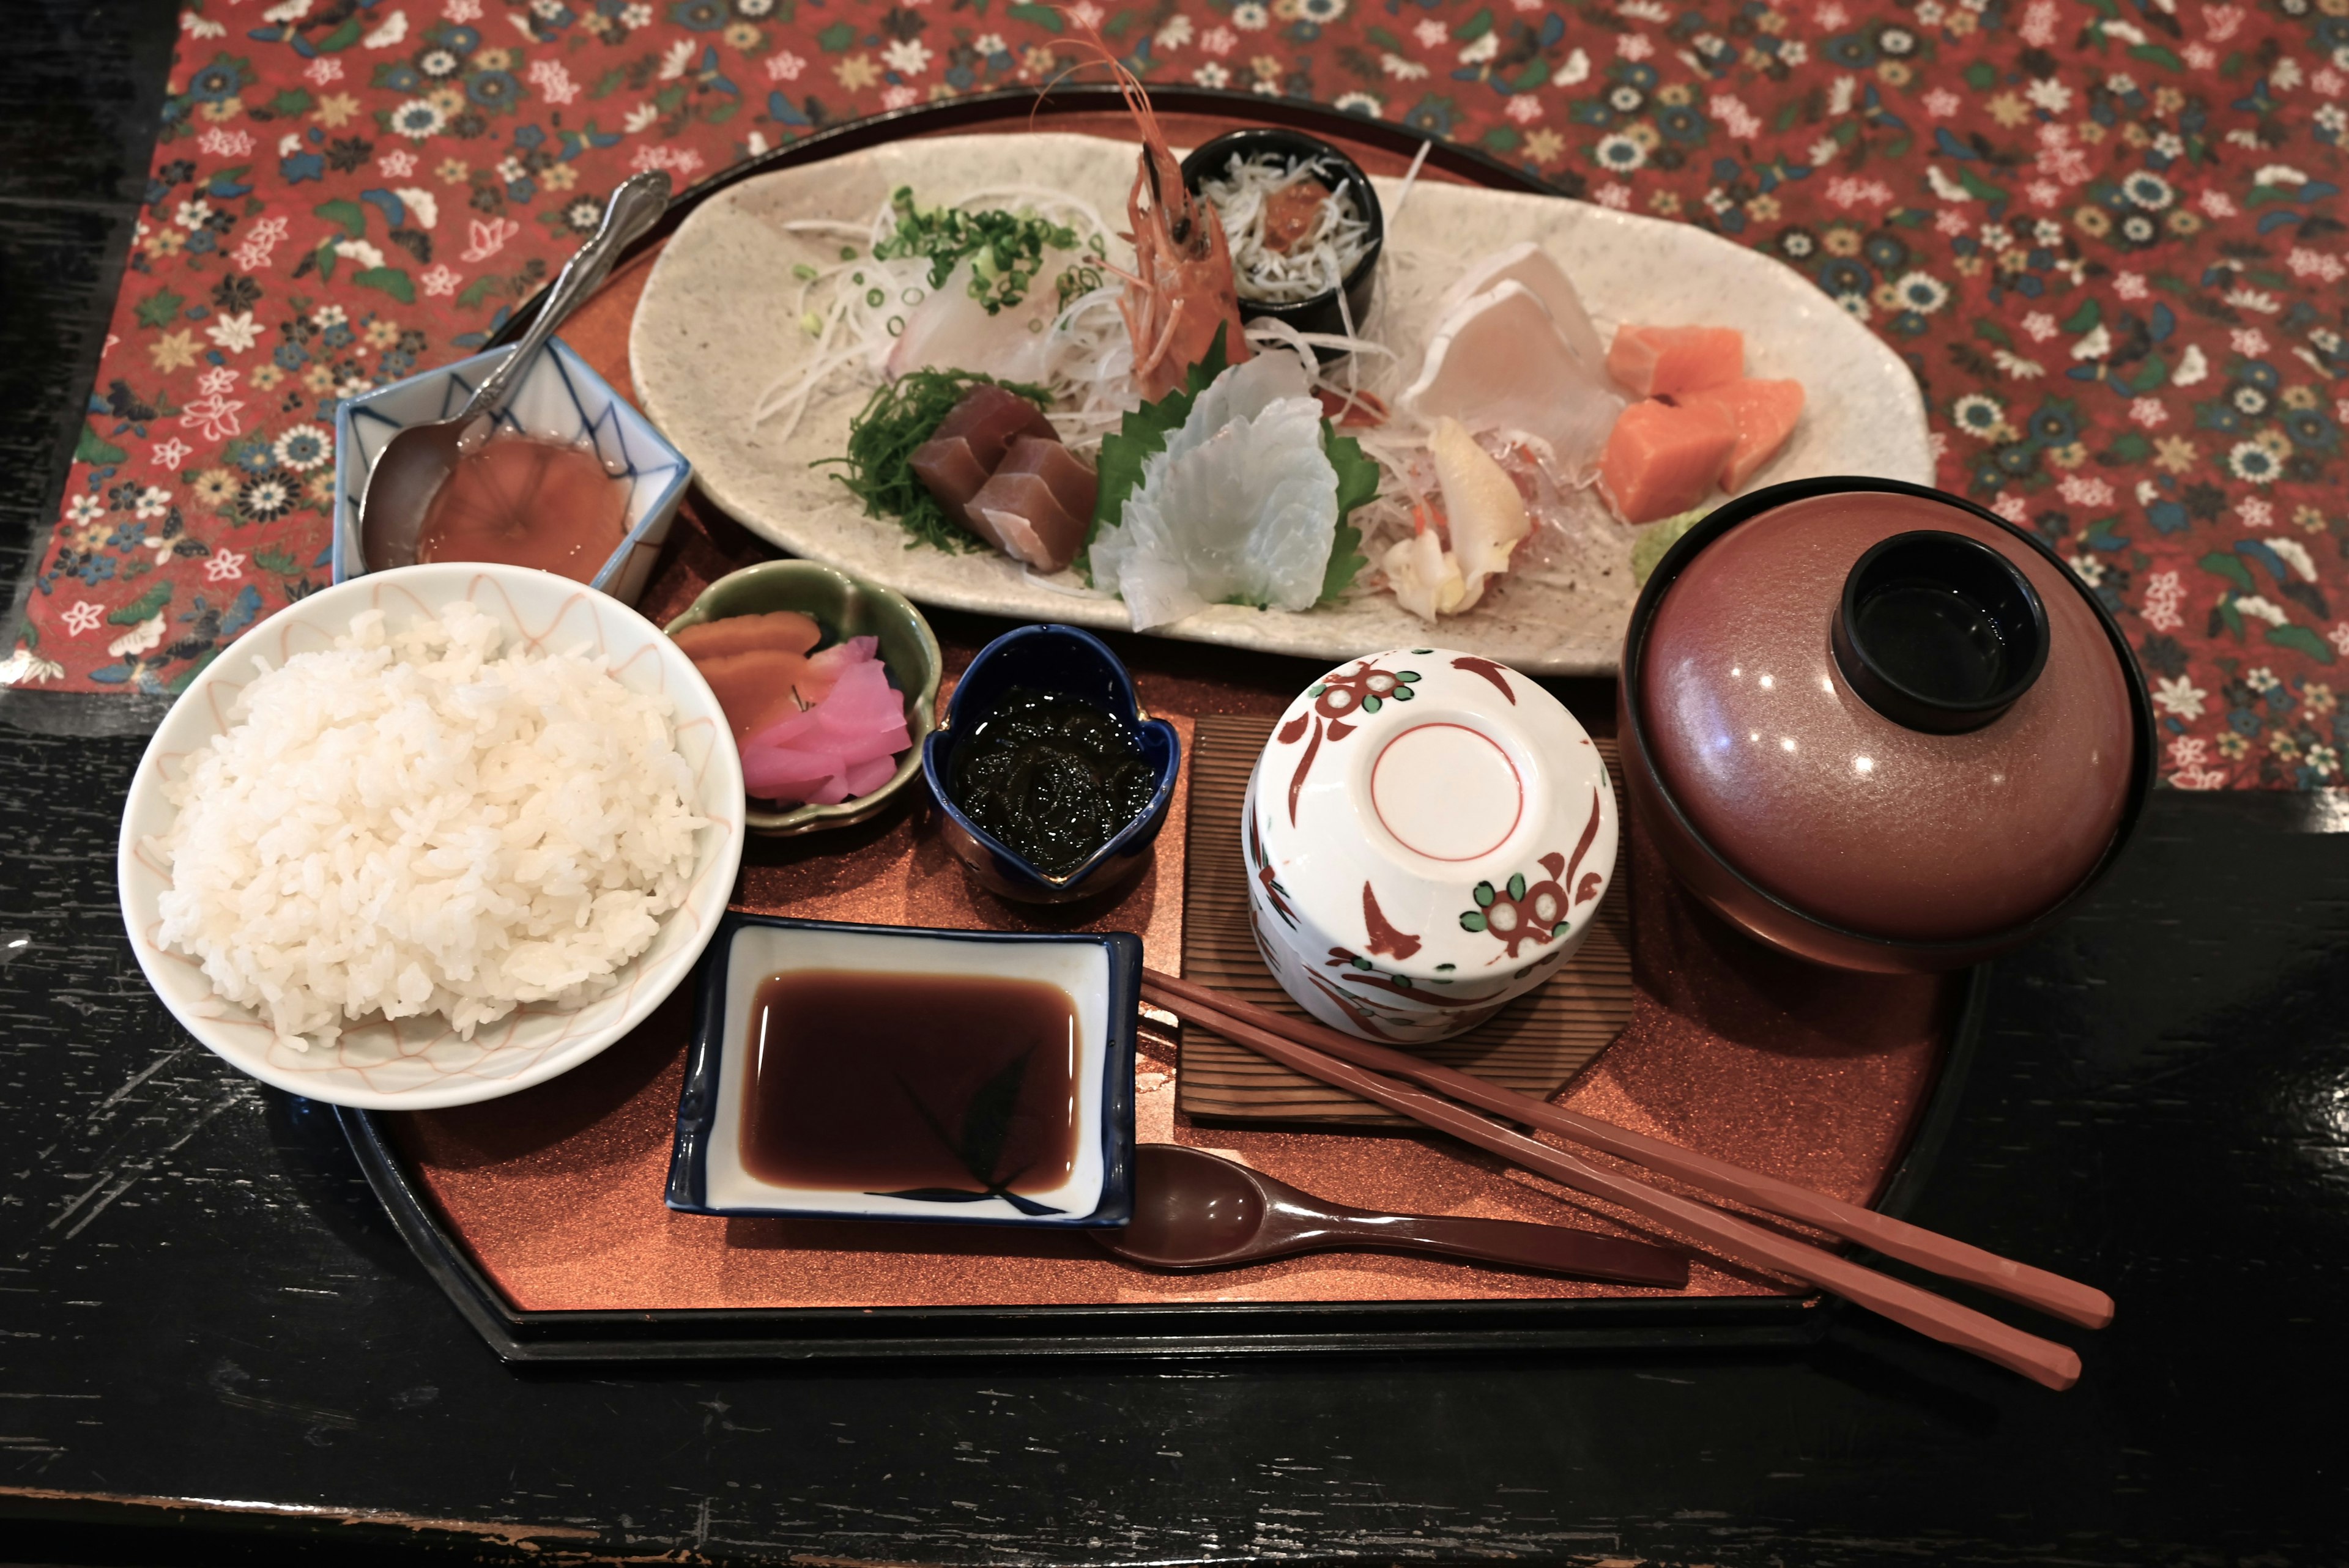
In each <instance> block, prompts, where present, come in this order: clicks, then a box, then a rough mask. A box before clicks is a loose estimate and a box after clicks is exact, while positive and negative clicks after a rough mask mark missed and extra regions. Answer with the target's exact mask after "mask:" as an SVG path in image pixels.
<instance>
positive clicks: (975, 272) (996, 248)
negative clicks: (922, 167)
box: [858, 186, 1099, 315]
mask: <svg viewBox="0 0 2349 1568" xmlns="http://www.w3.org/2000/svg"><path fill="white" fill-rule="evenodd" d="M889 204H890V205H891V207H893V208H894V209H895V211H896V213H897V232H895V234H893V235H891V236H890V237H889V238H887V239H885V240H883V241H882V242H880V243H878V244H876V245H874V247H873V253H874V256H876V257H878V258H880V259H882V260H885V261H886V260H890V259H892V258H895V257H897V256H924V257H926V258H928V260H929V263H930V286H931V287H932V288H942V287H944V286H945V284H946V281H947V278H949V277H950V276H952V275H953V273H954V270H955V266H956V264H957V263H959V262H961V261H963V260H965V259H966V258H968V260H969V262H970V264H971V280H970V295H971V298H973V299H975V300H978V302H979V303H981V304H984V305H986V307H987V313H988V315H995V314H996V313H997V312H999V311H1000V310H1002V309H1003V307H1004V306H1006V305H1014V304H1019V302H1020V301H1021V300H1023V299H1025V298H1027V297H1028V290H1029V288H1030V285H1032V284H1034V283H1035V282H1036V280H1037V278H1038V277H1039V276H1040V274H1041V273H1043V271H1044V265H1045V258H1044V253H1045V251H1046V249H1047V248H1048V247H1049V248H1050V249H1054V250H1061V251H1074V250H1076V249H1077V248H1078V245H1077V234H1076V231H1075V230H1073V229H1071V228H1068V227H1066V226H1064V225H1062V224H1059V223H1053V222H1047V221H1046V220H1044V219H1042V218H1039V217H1037V216H1036V215H1035V214H1034V213H1032V212H1003V211H989V212H965V211H961V210H959V209H957V208H953V207H934V208H930V209H928V210H924V209H922V208H919V207H916V205H915V204H914V191H913V187H911V186H900V187H898V189H897V191H896V192H895V194H894V195H893V196H891V197H890V199H889ZM858 281H859V282H862V281H863V280H862V279H859V280H858ZM1092 286H1095V287H1098V286H1099V283H1098V275H1096V282H1095V283H1094V284H1093V285H1092ZM1069 298H1071V295H1070V294H1069V293H1068V284H1067V283H1066V281H1065V279H1064V280H1063V281H1062V283H1061V299H1062V301H1063V302H1064V303H1065V302H1066V301H1067V300H1068V299H1069Z"/></svg>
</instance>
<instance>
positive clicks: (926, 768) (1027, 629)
mask: <svg viewBox="0 0 2349 1568" xmlns="http://www.w3.org/2000/svg"><path fill="white" fill-rule="evenodd" d="M1047 636H1049V637H1057V638H1066V639H1068V640H1070V641H1072V642H1075V643H1077V644H1079V645H1081V646H1082V647H1084V648H1085V649H1086V650H1087V651H1088V652H1089V653H1091V654H1092V656H1093V658H1094V659H1095V660H1097V661H1099V663H1100V665H1101V667H1102V669H1103V670H1104V671H1106V672H1107V673H1108V675H1109V676H1110V677H1111V680H1112V696H1114V697H1115V698H1116V701H1117V703H1118V704H1119V707H1118V709H1117V710H1116V711H1114V712H1113V713H1112V717H1115V718H1116V719H1117V721H1118V722H1119V723H1121V724H1123V725H1124V726H1125V727H1126V728H1127V729H1129V730H1132V731H1133V732H1135V733H1136V734H1140V733H1141V732H1143V731H1144V730H1148V731H1150V732H1152V733H1154V734H1160V735H1164V737H1165V738H1166V766H1165V768H1164V769H1163V770H1162V771H1161V772H1160V773H1159V776H1158V788H1157V789H1155V790H1154V791H1152V793H1151V796H1150V804H1148V805H1147V806H1144V807H1143V809H1142V810H1141V811H1140V812H1139V813H1138V814H1137V815H1136V816H1135V817H1134V819H1133V820H1132V821H1131V822H1128V823H1127V824H1126V825H1125V826H1124V827H1123V828H1120V829H1119V830H1117V831H1116V832H1115V833H1112V835H1110V840H1109V842H1107V843H1105V844H1103V845H1102V847H1101V848H1100V849H1098V850H1095V851H1093V852H1092V855H1091V856H1090V857H1089V858H1088V859H1087V860H1086V861H1085V862H1084V863H1083V864H1082V865H1081V866H1079V867H1077V868H1076V869H1075V870H1074V871H1071V872H1062V873H1061V875H1059V876H1051V875H1049V874H1047V873H1046V872H1041V871H1039V870H1038V869H1037V868H1036V864H1035V862H1034V861H1030V859H1029V858H1028V857H1027V856H1025V855H1023V854H1021V853H1020V852H1019V851H1017V850H1014V849H1012V848H1011V847H1009V845H1007V844H1006V843H1004V841H1002V840H1000V839H999V838H997V837H996V836H995V835H994V834H992V833H990V832H988V830H986V829H985V828H982V827H980V826H979V825H978V823H977V822H974V821H972V820H970V818H969V816H968V814H967V813H966V812H965V811H964V810H963V809H962V808H961V807H960V806H958V805H957V804H955V801H954V798H953V797H952V796H951V795H949V794H947V787H946V780H945V779H942V778H940V777H939V776H938V761H937V756H938V744H939V742H940V741H945V742H946V743H947V745H949V746H952V745H954V744H956V743H957V741H958V740H959V738H960V737H959V732H957V730H956V729H955V726H956V725H957V724H958V723H960V722H961V720H962V701H963V696H964V694H966V693H967V692H968V691H969V690H970V686H971V679H970V677H971V676H972V674H973V673H974V672H976V671H977V670H978V669H980V668H981V667H982V666H984V665H986V664H987V663H988V661H989V660H991V659H993V658H996V657H998V656H999V655H1001V654H1002V653H1003V652H1004V650H1006V649H1008V648H1009V647H1012V646H1014V645H1018V644H1019V643H1022V642H1026V641H1028V640H1029V639H1030V638H1034V637H1047ZM1182 772H1183V738H1182V737H1181V736H1180V735H1178V734H1176V733H1175V730H1174V726H1173V725H1171V724H1169V723H1167V722H1166V721H1165V720H1164V719H1163V718H1152V717H1150V716H1149V715H1148V714H1146V713H1144V712H1143V707H1142V699H1141V697H1140V696H1139V695H1138V694H1137V693H1136V692H1135V691H1134V689H1133V673H1132V672H1131V671H1129V670H1128V669H1127V668H1126V667H1125V661H1124V660H1123V659H1121V658H1119V657H1118V656H1117V655H1115V654H1114V653H1112V652H1111V651H1110V646H1109V645H1108V644H1107V643H1104V642H1102V640H1101V639H1100V638H1099V637H1096V636H1094V635H1093V634H1092V633H1091V632H1088V631H1086V630H1085V629H1084V628H1083V627H1081V626H1064V625H1062V624H1060V623H1059V622H1057V621H1044V622H1039V623H1038V624H1035V625H1032V626H1019V627H1015V628H1013V629H1012V630H1010V631H1009V632H1006V633H1004V634H1003V635H1001V636H999V637H998V638H996V639H995V641H993V642H991V643H989V644H988V645H987V646H985V647H983V648H981V649H979V651H978V656H977V657H975V658H973V659H972V660H971V661H970V663H969V664H968V665H966V666H964V669H963V672H962V675H961V676H960V678H958V679H957V681H956V682H955V688H954V695H953V696H950V697H948V698H947V711H946V716H945V717H943V718H941V719H939V720H938V724H937V727H936V728H935V729H933V730H932V731H930V733H929V734H928V735H927V736H926V737H925V738H923V740H922V778H923V779H924V780H925V781H926V783H927V784H928V785H929V787H930V798H931V799H934V800H936V802H937V806H938V810H941V811H943V812H945V813H946V814H947V816H948V817H949V818H951V819H952V820H954V823H955V825H956V826H957V827H959V828H961V829H962V830H964V831H966V832H968V834H969V835H970V836H971V837H972V838H974V839H976V840H978V843H979V845H980V847H981V848H983V849H985V850H986V851H988V853H989V854H992V855H993V856H995V857H996V859H997V860H998V861H1002V862H1004V863H1005V864H1008V865H1009V866H1010V867H1011V868H1012V869H1014V870H1016V871H1017V872H1019V874H1020V875H1021V876H1023V877H1028V878H1030V879H1032V880H1034V881H1035V882H1040V883H1041V884H1042V885H1044V886H1046V887H1051V888H1064V887H1070V886H1072V885H1074V884H1075V883H1077V882H1082V881H1083V880H1084V879H1085V878H1086V877H1088V876H1090V875H1092V873H1093V872H1094V871H1096V870H1097V869H1099V868H1100V867H1101V866H1102V865H1105V864H1107V863H1108V862H1109V861H1112V860H1114V859H1116V858H1118V857H1119V856H1121V855H1123V854H1124V853H1125V852H1127V851H1129V850H1132V849H1135V848H1138V847H1140V844H1142V843H1145V842H1148V841H1151V840H1152V839H1154V837H1155V836H1156V834H1157V832H1158V830H1159V828H1160V827H1162V826H1163V825H1164V816H1165V813H1166V803H1167V802H1168V801H1169V800H1172V799H1174V781H1175V780H1176V779H1178V778H1180V777H1181V776H1182Z"/></svg>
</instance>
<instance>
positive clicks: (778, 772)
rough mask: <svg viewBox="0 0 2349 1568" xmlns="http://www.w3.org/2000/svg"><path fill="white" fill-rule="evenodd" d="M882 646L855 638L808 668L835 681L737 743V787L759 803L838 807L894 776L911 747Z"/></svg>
mask: <svg viewBox="0 0 2349 1568" xmlns="http://www.w3.org/2000/svg"><path fill="white" fill-rule="evenodd" d="M879 649H880V639H878V638H877V637H852V638H850V639H849V640H848V641H846V642H844V643H841V644H839V645H836V646H833V647H829V648H826V649H824V650H823V652H822V653H820V654H817V655H815V656H814V657H813V658H812V659H810V660H809V661H808V663H809V665H810V667H811V669H812V670H820V671H821V673H822V674H823V675H825V676H833V677H836V678H834V679H833V684H832V689H831V690H830V691H828V692H826V693H825V694H824V696H823V700H822V701H821V702H818V703H817V704H816V705H815V706H814V707H811V708H807V709H804V710H802V712H799V713H795V714H793V715H792V717H789V718H786V719H783V720H781V722H779V723H776V724H771V725H769V726H768V727H766V728H764V729H762V730H761V731H759V732H758V733H757V734H756V735H753V736H752V737H750V739H748V740H746V741H744V742H743V743H742V788H743V790H744V792H745V793H747V794H750V795H753V796H756V797H757V798H759V799H762V800H780V801H782V802H784V803H785V804H789V805H797V804H800V803H802V802H808V803H812V804H814V805H818V806H837V805H838V804H840V802H842V801H843V800H845V799H850V798H851V797H852V796H857V795H869V794H871V793H872V792H873V791H874V790H875V789H879V788H880V787H881V786H882V785H884V784H885V783H887V782H888V781H889V778H890V776H891V775H892V774H894V773H895V772H896V771H897V758H898V756H899V755H900V754H901V753H903V752H904V751H905V750H906V749H908V748H910V747H912V745H913V744H914V738H913V737H912V735H911V734H909V733H908V732H907V730H906V728H905V696H904V694H902V693H900V692H899V691H897V690H896V688H895V687H894V686H891V685H890V684H889V674H888V670H887V668H886V667H885V666H884V665H882V663H881V661H880V659H879V657H878V652H879Z"/></svg>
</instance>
